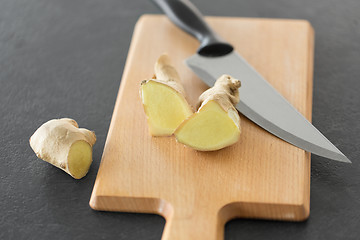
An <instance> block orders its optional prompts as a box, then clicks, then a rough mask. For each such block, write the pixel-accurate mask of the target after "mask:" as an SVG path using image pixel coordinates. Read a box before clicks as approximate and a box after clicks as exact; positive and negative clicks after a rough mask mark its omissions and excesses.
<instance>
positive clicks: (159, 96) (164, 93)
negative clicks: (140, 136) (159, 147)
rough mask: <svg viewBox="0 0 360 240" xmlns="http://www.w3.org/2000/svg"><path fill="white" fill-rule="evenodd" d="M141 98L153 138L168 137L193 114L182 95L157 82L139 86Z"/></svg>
mask: <svg viewBox="0 0 360 240" xmlns="http://www.w3.org/2000/svg"><path fill="white" fill-rule="evenodd" d="M141 98H142V103H143V106H144V110H145V114H146V116H147V121H148V125H149V131H150V133H151V135H153V136H170V135H172V134H173V133H174V131H175V129H176V128H177V127H178V126H179V125H180V123H181V122H182V121H184V119H186V118H188V117H189V116H190V115H191V114H192V113H193V112H192V110H191V107H190V106H189V104H188V103H187V101H186V99H185V97H184V96H183V94H182V93H180V92H178V91H177V90H175V89H174V88H172V87H171V86H169V85H167V84H165V83H162V82H160V81H157V80H147V81H145V82H143V83H142V85H141Z"/></svg>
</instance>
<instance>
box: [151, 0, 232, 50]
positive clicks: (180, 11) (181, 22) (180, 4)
mask: <svg viewBox="0 0 360 240" xmlns="http://www.w3.org/2000/svg"><path fill="white" fill-rule="evenodd" d="M152 1H153V2H154V3H155V4H156V5H157V6H158V7H159V8H160V9H161V10H162V11H163V12H164V13H165V14H166V15H167V16H168V17H169V19H170V20H171V21H172V22H173V23H174V24H175V25H177V26H178V27H179V28H181V29H182V30H184V31H185V32H187V33H189V34H190V35H192V36H194V37H195V38H197V39H198V40H199V42H200V47H199V49H198V53H199V54H200V55H202V56H206V57H218V56H223V55H226V54H228V53H230V52H232V51H233V47H232V46H231V45H230V44H229V43H227V42H225V41H224V40H223V39H222V38H221V37H220V36H219V35H217V34H216V33H215V32H214V31H213V30H212V29H211V28H210V26H209V25H208V24H207V23H206V22H205V20H204V18H203V16H202V14H201V13H200V11H199V10H198V9H197V8H196V7H195V6H194V5H193V4H192V3H191V2H190V1H188V0H152Z"/></svg>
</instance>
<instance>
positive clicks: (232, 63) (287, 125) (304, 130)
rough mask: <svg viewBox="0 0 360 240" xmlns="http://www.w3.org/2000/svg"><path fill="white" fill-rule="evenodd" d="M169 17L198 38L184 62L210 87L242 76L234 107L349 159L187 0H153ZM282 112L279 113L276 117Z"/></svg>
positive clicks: (288, 137) (304, 145) (326, 153)
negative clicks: (224, 78) (221, 78)
mask: <svg viewBox="0 0 360 240" xmlns="http://www.w3.org/2000/svg"><path fill="white" fill-rule="evenodd" d="M153 2H154V3H155V4H156V5H158V7H159V8H160V9H161V10H162V11H163V12H164V13H165V14H166V15H167V16H168V17H169V19H170V20H171V21H172V22H173V23H175V24H176V25H177V26H178V27H180V28H181V29H182V30H184V31H185V32H187V33H189V34H190V35H192V36H194V37H195V38H197V39H198V40H199V42H200V47H199V49H198V51H197V53H196V54H195V55H193V56H191V57H190V58H188V59H187V60H186V63H187V65H188V66H189V67H190V68H191V69H192V70H193V71H194V72H195V74H196V75H197V76H198V77H199V78H200V79H202V81H203V82H205V83H206V84H207V85H208V86H209V87H211V86H213V85H214V83H215V81H216V79H217V78H218V77H219V76H221V75H223V74H229V75H231V76H233V77H235V78H238V79H241V83H242V84H241V85H242V86H241V88H240V90H239V93H240V96H241V97H240V102H239V104H237V105H236V108H237V109H238V110H239V111H240V112H241V113H242V114H243V115H245V116H246V117H247V118H249V119H250V120H251V121H253V122H255V123H256V124H257V125H259V126H260V127H262V128H264V129H265V130H267V131H268V132H270V133H272V134H273V135H275V136H277V137H279V138H281V139H283V140H285V141H286V142H288V143H290V144H292V145H295V146H297V147H299V148H301V149H304V150H305V151H308V152H311V153H314V154H316V155H319V156H323V157H326V158H329V159H332V160H337V161H340V162H347V163H351V161H350V160H349V159H348V158H347V157H346V156H345V155H344V154H343V153H342V152H341V151H340V150H339V149H337V148H336V147H335V146H334V145H333V144H332V143H331V142H330V141H329V140H328V139H327V138H326V137H325V136H324V135H323V134H321V133H320V131H319V130H317V129H316V128H315V127H314V126H313V125H312V124H311V123H310V122H309V121H308V120H307V119H306V118H305V117H304V116H303V115H301V113H299V112H298V111H297V110H296V109H295V108H294V107H293V106H292V105H291V104H290V103H289V102H288V101H287V100H286V99H285V98H284V97H283V96H282V95H281V94H280V93H279V92H277V91H276V90H275V89H274V88H273V87H272V86H271V85H270V84H269V83H268V82H267V81H266V80H265V79H264V78H263V77H262V76H261V75H260V74H259V73H258V72H257V71H256V70H255V69H254V68H253V67H252V66H251V65H250V64H249V63H248V62H247V61H246V60H245V59H244V58H243V57H241V56H240V55H239V54H238V53H237V52H236V51H235V50H234V48H233V47H232V46H231V45H230V44H229V43H227V42H226V41H225V40H224V39H222V38H221V37H220V36H219V35H218V34H216V33H215V32H214V31H213V30H212V29H211V28H210V26H209V25H208V24H207V23H206V22H205V21H204V19H203V16H202V14H201V13H200V12H199V10H198V9H197V8H196V7H195V6H194V5H193V4H192V3H191V2H190V1H188V0H153ZM279 116H281V117H279Z"/></svg>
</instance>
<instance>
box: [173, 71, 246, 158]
mask: <svg viewBox="0 0 360 240" xmlns="http://www.w3.org/2000/svg"><path fill="white" fill-rule="evenodd" d="M240 85H241V83H240V81H239V80H237V79H234V78H232V77H231V76H229V75H223V76H221V77H220V78H219V79H218V80H217V81H216V83H215V85H214V87H212V88H210V89H208V90H206V91H205V92H204V93H203V94H202V95H201V96H200V97H199V100H200V103H201V106H200V108H199V110H198V111H197V112H196V113H194V114H193V115H192V116H191V117H189V118H188V119H186V120H185V121H184V122H183V123H182V124H181V125H180V126H179V127H178V128H177V129H176V131H175V133H174V134H175V137H176V139H177V141H178V142H180V143H183V144H185V145H186V146H189V147H191V148H193V149H196V150H200V151H214V150H219V149H222V148H224V147H227V146H230V145H232V144H234V143H236V142H237V141H238V140H239V137H240V133H241V129H240V117H239V114H238V112H237V110H236V109H235V107H234V105H236V104H237V103H238V102H239V91H238V88H239V87H240Z"/></svg>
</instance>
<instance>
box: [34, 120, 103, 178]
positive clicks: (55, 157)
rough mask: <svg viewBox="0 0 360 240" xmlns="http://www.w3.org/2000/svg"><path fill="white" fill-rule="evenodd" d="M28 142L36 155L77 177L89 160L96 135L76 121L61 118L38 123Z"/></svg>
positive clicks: (82, 172)
mask: <svg viewBox="0 0 360 240" xmlns="http://www.w3.org/2000/svg"><path fill="white" fill-rule="evenodd" d="M29 141H30V146H31V148H32V149H33V150H34V152H35V154H36V156H37V157H38V158H40V159H42V160H44V161H46V162H48V163H50V164H52V165H54V166H56V167H58V168H60V169H62V170H63V171H65V172H66V173H68V174H70V175H71V176H72V177H73V178H75V179H80V178H82V177H84V176H85V175H86V174H87V172H88V171H89V168H90V165H91V163H92V146H93V145H94V144H95V142H96V136H95V133H94V132H92V131H89V130H87V129H84V128H79V126H78V124H77V122H76V121H75V120H73V119H70V118H61V119H53V120H50V121H48V122H46V123H44V124H43V125H41V126H40V127H39V128H38V129H37V130H36V131H35V133H34V134H33V135H32V136H31V138H30V140H29Z"/></svg>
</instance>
